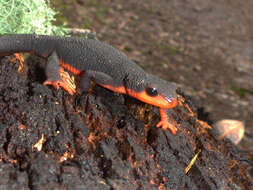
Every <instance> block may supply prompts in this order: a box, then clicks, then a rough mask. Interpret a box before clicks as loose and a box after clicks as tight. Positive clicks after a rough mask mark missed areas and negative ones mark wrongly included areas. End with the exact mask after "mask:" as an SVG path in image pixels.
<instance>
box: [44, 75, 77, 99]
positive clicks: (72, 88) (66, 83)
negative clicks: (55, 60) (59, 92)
mask: <svg viewBox="0 0 253 190" xmlns="http://www.w3.org/2000/svg"><path fill="white" fill-rule="evenodd" d="M59 74H60V77H61V78H60V77H59V79H57V80H52V79H48V80H46V81H45V82H44V83H43V84H44V85H52V86H53V87H54V88H55V89H59V87H62V88H63V89H64V90H66V91H67V92H68V93H69V94H70V95H73V94H74V93H75V92H76V85H75V82H74V80H72V79H71V78H70V76H69V74H68V73H67V72H65V71H63V70H60V71H59Z"/></svg>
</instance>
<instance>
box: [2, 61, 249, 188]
mask: <svg viewBox="0 0 253 190" xmlns="http://www.w3.org/2000/svg"><path fill="white" fill-rule="evenodd" d="M44 65H45V61H44V60H42V59H39V58H37V57H29V58H28V59H27V60H26V62H25V64H24V65H23V66H21V65H20V64H19V63H18V62H15V61H13V60H11V59H10V57H4V58H2V59H1V64H0V72H1V74H0V131H1V133H0V145H1V149H0V160H1V162H0V171H1V172H0V189H14V188H15V189H33V190H35V189H36V190H37V189H90V190H93V189H94V190H95V189H105V190H106V189H108V190H112V189H121V190H124V189H132V190H133V189H160V190H161V189H179V190H181V189H201V190H203V189H205V190H216V189H221V190H223V189H234V190H238V189H249V188H252V177H251V176H250V173H249V168H250V167H252V165H250V163H249V162H247V159H246V158H244V157H243V156H242V154H241V153H240V152H239V151H238V150H237V148H236V147H235V146H234V145H233V144H231V143H230V142H229V141H226V140H222V141H218V140H216V139H215V138H214V137H213V136H212V135H211V133H210V131H211V127H210V126H209V125H208V124H206V123H205V122H203V121H200V120H198V118H197V114H196V113H195V111H194V110H195V109H194V108H193V106H192V105H191V104H189V101H190V98H189V97H186V96H184V95H183V93H182V92H178V93H179V101H180V105H179V106H177V107H176V108H175V109H173V110H171V114H170V119H171V121H172V123H173V124H174V125H175V126H176V127H177V128H178V132H177V134H176V136H174V135H173V134H171V132H170V131H169V130H168V131H163V130H162V129H160V128H156V126H155V125H156V123H157V122H158V121H159V119H160V118H159V114H158V111H157V108H155V107H152V106H150V105H147V104H145V103H142V102H140V101H138V100H135V99H133V98H131V97H128V96H126V95H119V94H116V93H113V92H111V91H109V90H107V89H104V88H102V87H99V86H98V85H96V86H95V87H94V88H93V91H92V93H90V94H78V93H76V94H75V95H73V96H71V95H69V94H68V93H67V92H65V91H64V90H63V89H59V90H55V89H53V88H52V87H51V86H45V85H43V82H44V80H45V72H44V68H43V67H44ZM251 170H252V169H251Z"/></svg>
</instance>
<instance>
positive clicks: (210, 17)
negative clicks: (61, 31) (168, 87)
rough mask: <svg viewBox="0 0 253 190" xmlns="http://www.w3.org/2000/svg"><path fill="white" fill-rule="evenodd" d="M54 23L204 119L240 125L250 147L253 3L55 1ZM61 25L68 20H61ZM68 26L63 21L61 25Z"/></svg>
mask: <svg viewBox="0 0 253 190" xmlns="http://www.w3.org/2000/svg"><path fill="white" fill-rule="evenodd" d="M53 3H54V5H55V7H56V9H57V10H59V11H60V14H59V17H58V18H59V19H58V20H61V21H64V22H65V23H67V26H69V27H76V28H89V29H91V30H92V31H95V32H96V33H97V37H98V39H99V40H101V41H104V42H107V43H109V44H111V45H112V46H114V47H117V48H119V49H120V50H121V51H122V52H124V53H125V54H127V55H128V56H129V57H130V58H131V59H133V60H134V61H136V62H137V63H138V64H139V65H141V66H142V67H143V68H144V69H145V70H146V71H148V72H151V73H153V74H155V75H157V76H159V77H161V78H164V79H166V80H168V81H174V82H176V83H178V85H179V86H180V87H181V88H182V89H183V90H184V91H185V92H186V93H187V94H188V95H190V96H191V97H192V99H193V100H194V102H195V103H196V104H197V105H198V107H199V110H198V111H199V113H200V117H201V119H203V120H205V121H208V122H209V124H212V123H213V122H216V121H218V120H220V119H236V120H240V121H243V122H245V126H246V135H245V137H244V139H243V141H242V143H241V144H240V145H239V146H242V147H244V148H245V147H246V149H247V148H248V147H250V146H251V147H252V145H253V141H252V140H251V139H252V137H253V133H252V130H253V125H252V123H253V117H252V115H253V106H252V102H253V75H252V73H253V63H252V61H253V53H252V49H253V45H252V44H253V43H252V40H253V24H252V22H251V21H252V20H253V13H252V9H253V2H252V1H243V2H239V1H233V0H224V1H219V0H205V1H202V0H170V1H168V0H156V1H153V0H138V1H136V0H128V1H127V3H126V1H125V0H103V1H99V0H76V1H68V0H55V1H53ZM62 15H63V16H64V17H65V19H64V18H63V17H62ZM66 18H67V19H66Z"/></svg>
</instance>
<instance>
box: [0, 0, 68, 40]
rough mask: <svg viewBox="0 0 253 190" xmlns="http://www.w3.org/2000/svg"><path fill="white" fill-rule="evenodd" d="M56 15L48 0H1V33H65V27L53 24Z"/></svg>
mask: <svg viewBox="0 0 253 190" xmlns="http://www.w3.org/2000/svg"><path fill="white" fill-rule="evenodd" d="M55 15H56V12H55V11H54V10H53V9H52V8H50V5H49V3H48V1H46V0H9V1H0V34H9V33H36V34H48V35H52V34H54V35H64V34H65V32H66V31H65V29H64V28H63V27H57V26H55V25H53V24H52V22H53V21H55Z"/></svg>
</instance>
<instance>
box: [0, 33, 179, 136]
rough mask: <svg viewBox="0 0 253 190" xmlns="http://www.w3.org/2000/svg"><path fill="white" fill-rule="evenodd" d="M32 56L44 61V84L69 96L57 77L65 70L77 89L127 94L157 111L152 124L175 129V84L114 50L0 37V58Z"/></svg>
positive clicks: (51, 39) (75, 40)
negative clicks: (73, 77) (99, 88)
mask: <svg viewBox="0 0 253 190" xmlns="http://www.w3.org/2000/svg"><path fill="white" fill-rule="evenodd" d="M14 53H32V54H35V55H37V56H40V57H43V58H45V59H47V65H46V68H45V72H46V76H47V80H46V81H45V82H44V84H45V85H52V86H53V87H55V88H57V89H58V88H59V87H61V88H63V89H65V90H66V91H67V92H68V93H69V94H71V95H73V94H74V93H75V89H74V88H73V87H71V86H70V85H69V84H68V83H67V82H66V81H65V80H63V79H62V77H61V75H60V74H61V72H62V71H63V70H64V69H65V70H67V71H69V72H71V73H73V74H74V75H79V76H80V77H81V78H80V86H81V90H82V91H85V92H88V91H89V89H90V82H91V81H93V82H94V83H96V84H98V85H100V86H102V87H104V88H107V89H109V90H112V91H114V92H117V93H122V94H127V95H129V96H132V97H134V98H136V99H138V100H140V101H142V102H145V103H148V104H151V105H153V106H156V107H158V108H159V110H160V116H161V121H160V122H159V123H158V124H157V125H156V126H157V127H162V129H164V130H166V129H170V131H171V132H172V133H173V134H174V135H175V134H176V132H177V128H176V127H175V126H174V125H172V124H171V123H170V122H169V117H168V113H167V111H168V109H171V108H174V107H175V106H177V104H178V101H177V94H176V84H175V83H172V82H167V81H165V80H162V79H160V78H158V77H156V76H154V75H152V74H149V73H146V72H145V71H144V70H143V69H142V68H141V67H139V66H138V65H137V64H136V63H135V62H134V61H132V60H130V59H129V58H128V57H127V56H126V55H124V54H123V53H121V52H120V51H119V50H117V49H116V48H113V47H112V46H110V45H108V44H106V43H103V42H100V41H98V40H96V39H84V38H79V37H60V36H47V35H35V34H10V35H4V36H1V37H0V56H6V55H11V54H14Z"/></svg>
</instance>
